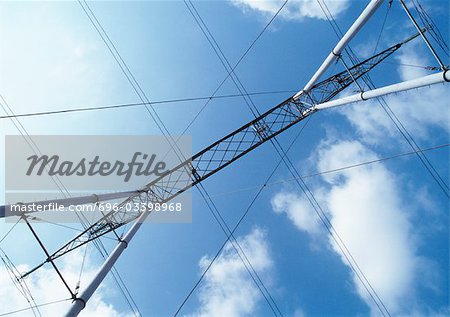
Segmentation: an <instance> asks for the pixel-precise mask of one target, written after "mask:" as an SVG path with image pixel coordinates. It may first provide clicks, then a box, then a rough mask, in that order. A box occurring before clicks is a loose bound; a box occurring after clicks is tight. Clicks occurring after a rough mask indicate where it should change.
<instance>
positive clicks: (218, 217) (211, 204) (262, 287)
mask: <svg viewBox="0 0 450 317" xmlns="http://www.w3.org/2000/svg"><path fill="white" fill-rule="evenodd" d="M197 188H198V189H199V192H200V195H201V196H202V197H203V199H204V200H205V202H206V205H207V207H208V209H209V210H210V211H211V213H212V215H213V217H214V219H215V220H216V221H217V223H218V224H219V226H220V228H221V229H222V231H223V233H224V234H225V236H226V237H228V235H230V238H231V240H230V242H231V246H232V247H233V249H234V250H235V252H236V254H237V256H238V257H239V259H240V260H241V262H242V264H243V265H244V267H245V269H246V270H247V272H248V274H249V275H250V277H251V279H252V281H253V283H254V284H255V285H256V287H257V288H258V290H259V291H260V293H261V295H262V296H263V297H264V299H265V301H266V302H267V304H268V305H269V307H270V309H271V311H272V312H273V314H274V315H275V316H278V313H279V314H280V316H282V315H283V314H282V313H281V312H280V310H279V308H278V305H277V304H276V302H275V301H274V299H273V297H272V296H271V295H270V292H269V291H268V290H267V288H266V287H265V285H264V283H263V281H262V280H261V278H260V277H259V274H258V273H257V272H256V270H255V269H254V267H253V265H252V264H251V262H250V261H249V259H248V257H247V255H246V254H245V251H244V250H243V249H242V247H241V245H240V243H239V242H238V240H237V239H236V238H235V237H234V235H233V234H232V232H231V230H230V227H229V226H228V225H227V223H226V222H225V220H224V219H223V217H222V215H221V213H220V211H219V210H218V208H217V206H216V204H215V203H214V201H213V200H212V199H211V197H210V196H209V194H208V193H207V191H206V189H205V188H204V186H203V184H202V183H200V184H199V186H198V187H197ZM241 253H242V255H241ZM255 276H256V277H255ZM260 284H261V285H260ZM266 293H267V294H266ZM274 306H275V307H274Z"/></svg>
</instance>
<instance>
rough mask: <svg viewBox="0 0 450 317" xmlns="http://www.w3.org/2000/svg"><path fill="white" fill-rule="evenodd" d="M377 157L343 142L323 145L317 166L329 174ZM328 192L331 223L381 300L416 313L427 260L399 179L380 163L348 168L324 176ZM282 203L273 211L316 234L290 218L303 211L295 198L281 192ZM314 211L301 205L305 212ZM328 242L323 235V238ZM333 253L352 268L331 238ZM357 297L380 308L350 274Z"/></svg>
mask: <svg viewBox="0 0 450 317" xmlns="http://www.w3.org/2000/svg"><path fill="white" fill-rule="evenodd" d="M374 158H376V155H375V154H374V153H373V152H371V151H370V150H368V149H367V148H366V147H365V146H364V145H362V144H361V143H359V142H357V141H342V142H337V143H334V144H327V145H323V146H322V147H321V148H320V150H319V151H318V157H317V159H318V160H317V167H318V169H319V171H325V170H329V169H333V168H336V167H341V166H345V165H351V164H354V163H356V162H363V161H368V160H372V159H374ZM323 180H324V181H325V182H326V184H327V185H328V186H327V187H328V189H327V190H324V191H322V192H320V193H317V192H316V193H315V194H316V198H319V197H320V203H321V205H322V208H324V209H326V210H328V213H329V218H330V221H331V223H332V225H333V227H334V229H335V230H336V231H337V232H338V233H339V235H340V237H341V239H342V240H343V241H344V242H345V245H346V247H347V248H348V249H349V250H350V252H351V254H352V256H353V257H354V258H355V260H356V262H357V263H358V265H359V267H360V268H361V270H362V271H363V272H364V274H365V276H366V277H367V279H368V280H369V281H370V283H371V285H372V286H373V288H374V289H375V290H376V291H377V293H378V295H379V296H380V297H381V298H382V299H383V301H384V303H385V304H386V306H387V307H388V309H389V311H390V312H391V313H393V314H399V313H405V312H411V309H414V305H415V302H414V300H415V299H416V298H415V294H414V290H415V286H417V285H418V284H417V283H419V278H420V277H424V276H425V272H424V270H425V269H426V268H428V266H427V261H425V260H424V259H422V258H421V257H420V256H418V255H417V254H416V246H415V238H414V235H413V234H412V232H411V223H410V220H409V216H408V215H409V214H410V213H411V212H412V210H408V207H406V206H407V205H408V204H406V203H405V201H404V200H403V199H402V198H401V197H402V193H401V191H400V190H399V188H400V186H399V183H398V180H397V179H396V177H395V175H394V174H393V173H391V172H390V171H389V170H388V169H387V168H386V167H385V166H384V165H382V164H372V165H367V166H363V167H359V168H358V169H347V170H343V171H340V172H338V173H334V174H332V175H331V174H327V175H326V176H325V175H324V176H323ZM279 197H284V200H283V199H282V200H281V201H282V203H279V204H276V203H275V204H274V203H273V206H274V209H275V212H277V213H280V207H281V210H284V212H285V213H286V214H287V215H288V217H289V218H290V219H291V220H292V221H293V223H294V225H295V226H296V227H297V228H299V229H300V230H303V231H305V232H308V233H313V232H314V231H313V230H311V229H310V228H309V226H308V225H307V223H310V222H311V220H310V219H308V218H307V217H305V218H304V219H302V221H305V223H299V221H301V220H299V218H297V217H294V216H292V214H293V212H292V211H293V210H299V208H298V207H297V205H298V196H297V195H296V194H289V193H288V194H286V193H280V194H278V195H276V196H275V198H274V201H276V199H280V198H279ZM306 208H309V209H312V207H310V206H302V209H306ZM323 237H325V236H323ZM326 240H327V241H328V242H329V245H330V247H331V249H332V250H333V251H334V252H336V253H337V254H339V256H340V257H341V259H342V262H343V263H344V264H346V265H349V264H348V262H347V261H346V260H345V258H344V256H343V253H342V251H341V250H340V249H339V248H338V246H337V245H336V244H335V243H334V241H333V240H332V238H331V237H330V236H329V235H327V236H326ZM352 279H353V283H354V285H355V288H356V292H357V294H358V295H359V296H360V297H361V298H362V299H363V300H364V301H365V302H366V303H367V304H368V305H369V306H370V307H371V310H372V312H373V313H374V315H376V314H377V310H376V306H374V303H373V301H372V300H371V298H370V297H369V295H368V294H367V292H366V290H365V288H364V286H363V285H362V284H361V283H360V281H359V279H358V278H357V276H355V275H354V274H352Z"/></svg>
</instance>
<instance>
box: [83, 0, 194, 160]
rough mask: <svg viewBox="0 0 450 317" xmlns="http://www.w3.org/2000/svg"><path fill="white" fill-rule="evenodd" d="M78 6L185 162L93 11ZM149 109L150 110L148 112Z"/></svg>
mask: <svg viewBox="0 0 450 317" xmlns="http://www.w3.org/2000/svg"><path fill="white" fill-rule="evenodd" d="M78 3H79V5H80V6H81V8H82V9H83V11H84V13H85V14H86V16H87V17H88V19H89V21H90V22H91V24H92V25H93V26H94V28H95V30H96V31H97V33H98V34H99V35H100V37H101V39H102V41H103V43H104V44H105V45H106V47H107V48H108V50H109V51H110V53H111V55H113V58H114V60H115V61H116V62H117V64H118V65H119V68H120V69H121V70H122V73H123V74H124V75H125V77H126V78H127V80H128V82H129V83H130V84H131V86H132V87H133V90H134V91H135V93H136V94H137V95H138V97H139V99H140V100H141V102H142V103H144V104H145V105H144V107H145V109H146V110H147V113H148V114H149V115H150V117H151V118H152V120H153V121H154V122H155V124H156V126H157V127H158V129H159V130H160V132H161V133H162V135H163V136H164V138H165V139H166V141H167V143H168V144H169V146H170V150H173V151H174V154H175V155H176V156H177V158H178V160H179V161H180V162H183V161H185V160H186V158H185V157H184V155H183V153H182V152H181V150H180V148H179V147H178V144H177V141H175V140H174V139H173V137H172V135H171V134H170V132H169V130H168V129H167V127H166V125H165V124H164V122H163V121H162V120H161V117H160V116H159V114H158V112H157V111H156V110H155V109H154V107H153V105H152V104H151V102H150V100H149V98H148V97H147V95H146V93H145V92H144V90H143V89H142V87H141V85H140V84H139V82H138V81H137V80H136V77H135V76H134V75H133V73H132V72H131V70H130V68H129V67H128V65H127V63H126V62H125V60H124V59H123V58H122V55H121V54H120V53H119V51H118V50H117V48H116V46H115V44H114V42H113V41H112V40H111V38H110V37H109V35H108V34H107V33H106V31H105V29H104V28H103V26H102V24H101V23H100V21H99V20H98V19H97V17H96V15H95V13H94V11H93V10H92V9H91V7H90V6H89V4H88V3H87V2H86V1H85V0H78ZM150 109H151V110H150Z"/></svg>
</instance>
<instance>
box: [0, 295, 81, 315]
mask: <svg viewBox="0 0 450 317" xmlns="http://www.w3.org/2000/svg"><path fill="white" fill-rule="evenodd" d="M69 300H72V299H71V298H66V299H60V300H55V301H52V302H48V303H44V304H39V305H36V308H37V307H44V306H49V305H53V304H58V303H62V302H66V301H69ZM30 309H32V308H31V307H27V308H21V309H17V310H13V311H9V312H7V313H2V314H0V316H8V315H13V314H17V313H20V312H23V311H27V310H30Z"/></svg>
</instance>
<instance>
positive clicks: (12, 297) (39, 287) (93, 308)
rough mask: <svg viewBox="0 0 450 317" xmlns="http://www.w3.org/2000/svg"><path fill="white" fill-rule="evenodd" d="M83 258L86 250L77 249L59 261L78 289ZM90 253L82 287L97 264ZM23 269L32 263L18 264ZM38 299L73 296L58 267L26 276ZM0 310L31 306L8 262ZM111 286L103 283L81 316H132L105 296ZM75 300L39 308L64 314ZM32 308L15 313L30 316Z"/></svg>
mask: <svg viewBox="0 0 450 317" xmlns="http://www.w3.org/2000/svg"><path fill="white" fill-rule="evenodd" d="M82 258H83V252H82V251H74V252H73V253H71V254H68V255H66V256H65V257H64V258H63V261H61V262H60V263H59V264H58V267H59V268H60V270H61V273H62V274H63V276H64V278H65V280H66V281H67V283H68V284H69V286H71V288H72V289H74V287H75V285H76V282H77V280H78V276H79V275H78V274H79V270H80V264H81V260H82ZM89 258H90V257H89V256H87V257H86V262H85V268H84V270H83V274H82V280H81V284H80V286H81V289H80V291H82V288H83V287H85V286H86V285H87V283H88V282H89V281H90V280H91V279H92V278H93V277H94V274H95V272H96V271H97V267H96V266H95V265H93V264H92V263H90V260H89ZM16 267H17V269H18V271H19V272H25V271H27V270H29V269H30V267H29V266H28V265H23V264H20V265H17V266H16ZM25 282H26V285H27V286H28V288H29V290H30V292H31V294H32V296H33V298H34V300H35V302H36V303H37V304H43V303H49V302H52V301H55V300H60V299H64V298H69V297H70V294H69V292H68V291H67V289H66V288H65V287H64V285H63V283H62V281H61V280H60V278H59V277H58V276H57V274H56V272H55V270H54V269H53V268H52V267H50V266H49V265H47V266H44V267H42V268H40V269H38V270H37V271H36V272H34V273H32V274H31V275H30V276H29V277H27V278H26V279H25ZM0 285H2V287H1V288H0V307H1V309H0V313H6V312H9V311H14V310H17V309H21V308H27V307H29V305H28V303H27V301H26V300H25V298H24V297H23V295H21V293H20V292H19V290H18V289H17V288H16V286H15V284H14V283H13V282H12V281H11V279H10V276H9V274H8V272H7V270H6V268H5V266H4V265H1V266H0ZM110 293H111V290H110V289H108V288H107V283H106V285H105V284H103V286H102V287H100V288H99V289H98V290H97V291H96V292H95V293H94V295H93V296H92V298H91V299H90V300H89V302H88V303H87V306H86V308H85V309H84V310H83V311H82V313H81V314H80V316H105V317H119V316H131V314H128V313H121V312H119V311H117V310H116V309H115V308H114V306H113V305H111V304H108V303H106V302H105V300H104V296H105V295H106V294H109V295H110ZM70 305H71V301H65V302H62V303H58V304H53V305H48V306H43V307H40V308H39V311H40V312H41V314H42V316H63V315H64V314H65V313H66V312H67V311H68V309H69V307H70ZM30 315H31V310H26V311H23V312H20V313H17V314H15V315H14V316H30Z"/></svg>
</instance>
